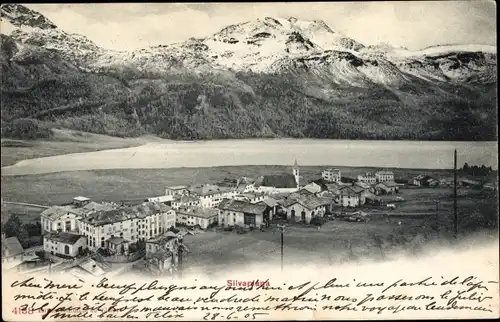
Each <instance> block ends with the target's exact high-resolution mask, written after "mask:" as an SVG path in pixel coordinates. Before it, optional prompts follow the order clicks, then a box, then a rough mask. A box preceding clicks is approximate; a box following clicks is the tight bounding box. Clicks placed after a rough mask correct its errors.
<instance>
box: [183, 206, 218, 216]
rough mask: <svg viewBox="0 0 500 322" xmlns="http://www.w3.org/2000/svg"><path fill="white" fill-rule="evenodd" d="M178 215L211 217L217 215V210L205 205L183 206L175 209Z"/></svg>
mask: <svg viewBox="0 0 500 322" xmlns="http://www.w3.org/2000/svg"><path fill="white" fill-rule="evenodd" d="M177 214H178V215H188V216H194V217H199V218H212V217H215V216H217V210H216V209H214V208H205V207H197V206H196V207H185V208H180V209H178V210H177Z"/></svg>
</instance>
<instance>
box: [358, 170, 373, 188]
mask: <svg viewBox="0 0 500 322" xmlns="http://www.w3.org/2000/svg"><path fill="white" fill-rule="evenodd" d="M358 181H359V182H364V183H366V184H370V185H371V184H376V183H377V177H375V175H374V174H372V173H370V172H366V173H365V174H360V175H358Z"/></svg>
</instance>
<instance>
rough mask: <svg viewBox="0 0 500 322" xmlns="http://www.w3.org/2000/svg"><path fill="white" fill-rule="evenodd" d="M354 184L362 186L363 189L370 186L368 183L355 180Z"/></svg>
mask: <svg viewBox="0 0 500 322" xmlns="http://www.w3.org/2000/svg"><path fill="white" fill-rule="evenodd" d="M354 184H355V185H356V186H359V187H361V188H363V189H370V187H371V186H370V185H369V184H368V183H365V182H361V181H358V182H355V183H354Z"/></svg>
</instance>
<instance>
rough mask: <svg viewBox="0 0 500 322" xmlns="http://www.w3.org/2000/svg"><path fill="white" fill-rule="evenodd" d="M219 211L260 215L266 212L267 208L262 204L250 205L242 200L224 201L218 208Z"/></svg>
mask: <svg viewBox="0 0 500 322" xmlns="http://www.w3.org/2000/svg"><path fill="white" fill-rule="evenodd" d="M217 208H218V209H221V210H228V211H234V212H243V213H247V214H255V215H260V214H262V213H263V212H264V211H266V209H267V206H266V205H265V204H262V203H260V202H259V203H255V204H253V203H250V202H247V201H242V200H234V199H226V200H223V201H222V202H221V203H220V204H219V205H218V206H217Z"/></svg>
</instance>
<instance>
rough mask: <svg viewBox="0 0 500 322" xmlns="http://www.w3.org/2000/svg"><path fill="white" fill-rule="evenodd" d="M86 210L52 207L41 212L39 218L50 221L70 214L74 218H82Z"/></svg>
mask: <svg viewBox="0 0 500 322" xmlns="http://www.w3.org/2000/svg"><path fill="white" fill-rule="evenodd" d="M86 212H87V211H86V210H82V209H80V208H71V207H69V206H52V207H50V208H48V209H45V210H44V211H42V213H41V214H40V216H44V217H47V218H50V219H52V220H57V219H59V218H61V217H63V216H65V215H67V214H72V215H75V216H83V215H85V214H86Z"/></svg>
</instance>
